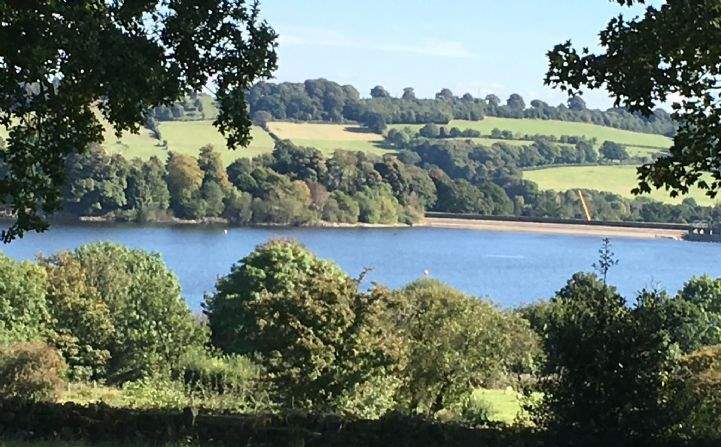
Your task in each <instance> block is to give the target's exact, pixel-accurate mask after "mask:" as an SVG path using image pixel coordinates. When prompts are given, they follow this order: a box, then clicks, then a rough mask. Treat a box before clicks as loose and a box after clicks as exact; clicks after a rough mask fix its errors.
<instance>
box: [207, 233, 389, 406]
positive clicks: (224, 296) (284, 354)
mask: <svg viewBox="0 0 721 447" xmlns="http://www.w3.org/2000/svg"><path fill="white" fill-rule="evenodd" d="M216 287H217V291H216V293H215V294H214V295H213V296H209V297H207V300H206V303H205V305H204V307H205V312H206V315H207V316H208V320H209V325H210V329H211V334H212V341H213V344H214V345H215V346H217V347H218V348H220V349H222V350H223V352H225V353H227V354H240V355H245V356H249V357H250V358H252V359H254V360H255V361H256V362H257V363H258V364H259V365H260V366H261V367H262V368H263V369H264V371H265V372H266V373H267V375H268V379H269V380H270V382H271V384H272V387H273V388H274V390H275V393H274V395H275V400H276V401H277V402H278V403H279V404H280V405H281V406H282V407H284V408H296V409H303V410H314V411H328V410H333V411H341V412H342V411H349V412H353V413H356V414H358V412H360V414H363V415H366V416H374V415H375V416H377V415H378V414H381V413H382V412H383V411H385V410H386V409H387V407H388V404H390V403H392V399H390V397H389V396H392V395H393V393H394V390H395V386H394V380H393V376H392V374H390V373H392V371H393V370H394V369H395V368H396V366H397V364H398V362H399V361H400V360H401V358H402V354H403V351H402V349H401V347H400V343H399V342H398V340H397V338H396V336H395V335H394V333H393V331H392V328H390V327H389V325H388V324H387V323H386V321H385V320H384V318H385V316H386V314H385V310H386V309H385V304H386V303H385V299H386V297H387V294H385V293H384V292H383V291H381V290H374V291H372V292H370V293H364V292H360V291H359V290H358V282H357V281H356V280H354V279H352V278H350V277H349V276H348V275H346V274H345V273H344V272H343V271H342V270H341V269H339V268H338V267H337V266H336V265H335V264H333V263H331V262H328V261H324V260H321V259H318V258H317V257H315V256H314V255H313V254H312V253H310V252H309V251H308V250H307V249H306V248H304V247H303V246H301V245H300V244H298V243H296V242H291V241H284V240H275V241H271V242H268V243H266V244H264V245H261V246H259V247H257V248H256V250H255V251H254V252H252V253H251V254H250V255H248V256H247V257H245V258H243V259H242V260H241V261H240V262H239V263H238V264H236V265H235V266H233V268H232V270H231V272H230V274H229V275H228V276H226V277H224V278H222V279H220V280H219V281H218V284H217V286H216Z"/></svg>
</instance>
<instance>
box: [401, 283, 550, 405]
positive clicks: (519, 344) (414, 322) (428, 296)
mask: <svg viewBox="0 0 721 447" xmlns="http://www.w3.org/2000/svg"><path fill="white" fill-rule="evenodd" d="M398 295H399V300H400V301H401V303H402V304H401V306H402V311H401V312H400V314H399V317H398V321H399V328H400V330H401V333H402V334H403V337H404V341H405V344H406V345H407V349H408V364H407V367H406V368H405V369H404V371H403V387H402V388H401V392H400V393H399V401H400V403H401V406H402V407H404V408H406V409H407V410H410V411H411V412H413V413H420V414H424V415H427V416H434V415H436V414H437V413H438V412H439V411H441V410H455V411H457V412H458V413H461V414H463V413H465V414H471V413H473V411H472V410H473V406H468V405H467V404H468V402H467V401H468V400H469V398H470V395H471V393H472V392H473V390H474V389H476V388H479V387H489V386H493V385H496V384H499V383H504V382H506V380H507V377H508V376H509V374H511V373H513V372H517V373H520V372H530V371H531V370H532V368H533V366H534V365H533V363H534V359H535V358H536V357H537V356H538V353H539V349H540V347H539V342H538V340H537V337H536V336H535V334H534V333H533V332H532V330H531V329H530V327H529V325H528V323H527V322H526V321H524V320H522V319H521V318H519V317H518V316H516V315H515V314H512V313H505V312H503V311H501V310H499V309H497V308H495V307H494V306H493V305H492V304H490V303H488V302H486V301H483V300H480V299H477V298H475V297H471V296H468V295H465V294H463V293H462V292H460V291H458V290H455V289H453V288H451V287H449V286H447V285H445V284H443V283H441V282H439V281H436V280H431V279H422V280H418V281H416V282H414V283H411V284H409V285H408V286H406V287H405V288H404V289H402V290H400V291H399V293H398ZM476 413H477V412H476Z"/></svg>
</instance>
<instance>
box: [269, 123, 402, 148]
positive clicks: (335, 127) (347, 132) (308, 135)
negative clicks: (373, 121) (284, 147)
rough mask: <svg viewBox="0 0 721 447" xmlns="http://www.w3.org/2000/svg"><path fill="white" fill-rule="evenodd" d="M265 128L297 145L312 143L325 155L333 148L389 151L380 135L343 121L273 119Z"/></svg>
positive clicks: (311, 144) (310, 145)
mask: <svg viewBox="0 0 721 447" xmlns="http://www.w3.org/2000/svg"><path fill="white" fill-rule="evenodd" d="M268 128H269V129H270V131H271V132H273V133H274V134H275V135H277V136H278V137H279V138H282V139H287V140H291V141H292V142H293V143H295V144H297V145H299V146H308V147H314V148H316V149H318V150H320V151H321V152H323V153H325V154H326V155H329V154H332V153H333V152H334V151H335V150H336V149H345V150H352V151H363V152H369V153H372V154H377V155H381V154H384V153H387V152H392V151H391V150H389V149H385V148H383V147H382V146H381V144H382V143H383V137H382V136H381V135H378V134H375V133H371V132H368V131H367V130H366V129H364V128H362V127H359V126H349V125H346V124H317V123H289V122H281V121H275V122H270V123H268Z"/></svg>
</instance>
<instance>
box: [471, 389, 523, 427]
mask: <svg viewBox="0 0 721 447" xmlns="http://www.w3.org/2000/svg"><path fill="white" fill-rule="evenodd" d="M472 399H474V400H476V401H479V400H480V401H483V402H486V403H487V404H488V406H489V407H490V410H491V411H490V413H491V414H490V415H489V416H490V418H491V420H492V421H498V422H506V423H509V424H510V423H512V422H513V420H514V419H515V418H516V415H518V412H519V411H521V400H520V396H519V394H518V392H516V391H514V390H512V389H507V390H486V389H478V390H476V391H474V392H473V397H472Z"/></svg>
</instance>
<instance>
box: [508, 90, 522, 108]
mask: <svg viewBox="0 0 721 447" xmlns="http://www.w3.org/2000/svg"><path fill="white" fill-rule="evenodd" d="M506 105H507V106H508V108H509V109H511V110H513V111H523V110H524V109H525V108H526V103H525V101H523V98H522V97H521V95H519V94H518V93H512V94H511V96H509V97H508V100H506Z"/></svg>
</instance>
